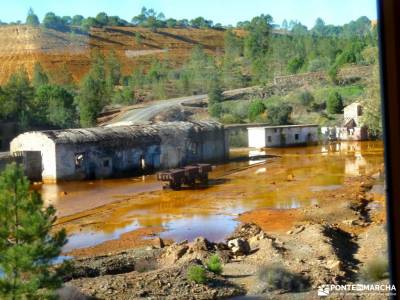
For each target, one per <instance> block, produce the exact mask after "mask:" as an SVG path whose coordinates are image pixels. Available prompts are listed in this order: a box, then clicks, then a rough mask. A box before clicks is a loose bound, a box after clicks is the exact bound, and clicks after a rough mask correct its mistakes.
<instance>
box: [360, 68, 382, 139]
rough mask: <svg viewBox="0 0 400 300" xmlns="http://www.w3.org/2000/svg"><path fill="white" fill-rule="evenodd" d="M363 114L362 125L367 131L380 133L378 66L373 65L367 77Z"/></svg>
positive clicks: (380, 109) (373, 133) (380, 113)
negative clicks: (371, 72)
mask: <svg viewBox="0 0 400 300" xmlns="http://www.w3.org/2000/svg"><path fill="white" fill-rule="evenodd" d="M362 104H363V115H362V117H361V122H362V125H365V126H367V127H368V131H369V133H370V134H371V135H373V136H380V135H381V134H382V100H381V95H380V88H379V68H378V65H377V64H375V66H374V73H373V76H372V77H371V78H370V79H369V82H368V89H367V92H366V96H365V98H364V100H363V101H362Z"/></svg>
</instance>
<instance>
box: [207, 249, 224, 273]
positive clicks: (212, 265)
mask: <svg viewBox="0 0 400 300" xmlns="http://www.w3.org/2000/svg"><path fill="white" fill-rule="evenodd" d="M206 266H207V269H208V270H210V271H211V272H213V273H215V274H221V273H222V263H221V259H220V258H219V256H218V255H217V254H214V255H212V256H211V257H210V258H209V259H208V260H207V261H206Z"/></svg>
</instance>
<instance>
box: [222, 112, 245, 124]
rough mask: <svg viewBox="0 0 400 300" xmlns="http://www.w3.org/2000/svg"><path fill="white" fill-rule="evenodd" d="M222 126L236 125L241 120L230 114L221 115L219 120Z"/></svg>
mask: <svg viewBox="0 0 400 300" xmlns="http://www.w3.org/2000/svg"><path fill="white" fill-rule="evenodd" d="M219 120H220V121H221V123H223V124H238V123H240V122H241V120H240V119H239V118H237V117H235V116H234V115H232V114H223V115H222V116H221V117H220V119H219Z"/></svg>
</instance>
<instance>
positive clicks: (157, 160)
mask: <svg viewBox="0 0 400 300" xmlns="http://www.w3.org/2000/svg"><path fill="white" fill-rule="evenodd" d="M228 150H229V149H228V147H227V146H226V144H225V132H224V128H223V126H222V125H221V124H219V123H217V122H166V123H157V124H152V125H132V126H116V127H95V128H85V129H68V130H50V131H36V132H27V133H24V134H20V135H19V136H17V137H16V138H15V139H14V140H12V142H11V144H10V152H11V154H15V153H19V152H27V151H30V152H36V153H40V156H39V157H40V158H41V166H42V173H41V174H40V175H41V177H42V180H43V181H47V182H49V181H50V182H55V181H58V180H80V179H95V178H107V177H117V176H124V175H129V174H135V173H143V172H144V171H145V170H151V169H165V168H173V167H177V166H181V165H185V164H189V163H194V162H209V161H219V160H224V159H225V158H226V157H227V156H228ZM36 158H37V156H36ZM30 163H33V162H30Z"/></svg>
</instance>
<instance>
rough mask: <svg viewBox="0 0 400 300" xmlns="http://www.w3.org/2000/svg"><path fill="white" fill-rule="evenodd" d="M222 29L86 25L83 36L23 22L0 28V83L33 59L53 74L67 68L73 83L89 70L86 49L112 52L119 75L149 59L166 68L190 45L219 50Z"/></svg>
mask: <svg viewBox="0 0 400 300" xmlns="http://www.w3.org/2000/svg"><path fill="white" fill-rule="evenodd" d="M223 35H224V32H223V31H220V30H213V29H193V28H179V29H178V28H176V29H172V28H163V29H159V30H157V32H152V31H151V30H149V29H146V28H140V27H105V28H92V29H91V31H90V33H89V34H88V35H83V34H73V33H69V32H60V31H55V30H52V29H43V28H40V27H29V26H24V25H20V26H1V27H0V45H1V48H0V60H1V66H0V84H2V83H4V82H5V81H6V80H7V79H8V78H9V76H10V74H12V73H13V72H15V71H16V70H17V69H18V68H19V67H21V66H24V67H25V68H26V69H27V71H28V73H29V74H30V75H31V74H32V70H33V65H34V63H35V62H36V61H39V62H40V63H41V64H42V66H43V67H44V68H45V69H46V70H47V71H48V72H50V73H51V74H53V75H54V76H57V73H58V72H63V70H64V68H67V69H68V70H69V71H70V72H71V74H72V76H73V78H74V80H75V81H77V80H79V79H80V78H81V77H82V76H83V75H84V74H85V72H86V71H87V70H88V68H89V64H90V53H91V51H92V50H100V51H102V52H104V53H107V52H108V51H111V50H114V51H115V52H116V54H117V56H118V58H119V59H120V61H121V62H122V66H123V70H122V71H123V74H129V73H130V72H131V71H132V69H133V68H134V67H135V66H137V65H138V64H142V63H143V64H144V65H147V64H149V63H150V62H151V61H152V60H153V59H154V58H168V60H169V62H170V64H171V66H177V65H181V64H182V63H183V62H184V61H185V59H186V58H187V57H188V56H189V55H190V51H191V49H192V48H193V47H194V46H195V45H201V46H203V48H204V49H205V50H206V51H208V52H213V53H218V52H219V51H221V50H222V48H223V42H224V39H223Z"/></svg>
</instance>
